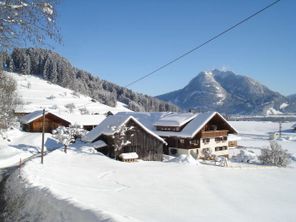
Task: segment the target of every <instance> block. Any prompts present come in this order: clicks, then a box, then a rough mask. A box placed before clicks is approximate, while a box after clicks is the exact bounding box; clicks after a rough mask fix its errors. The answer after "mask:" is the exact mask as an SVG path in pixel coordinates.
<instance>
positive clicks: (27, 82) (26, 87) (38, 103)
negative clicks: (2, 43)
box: [7, 73, 130, 114]
mask: <svg viewBox="0 0 296 222" xmlns="http://www.w3.org/2000/svg"><path fill="white" fill-rule="evenodd" d="M7 74H8V75H10V76H12V77H13V78H14V79H15V80H16V81H17V92H18V95H19V96H20V97H21V99H22V101H23V103H24V104H23V105H22V106H20V107H18V108H17V111H19V112H33V111H36V110H40V109H43V108H45V109H47V110H49V111H54V112H61V113H62V112H69V109H67V108H66V107H65V105H67V104H72V103H73V104H74V105H75V108H74V109H73V111H72V112H74V113H80V111H79V109H84V108H85V109H87V110H88V111H89V112H90V114H93V113H98V114H104V113H106V112H108V111H112V112H113V113H116V112H119V111H125V112H126V111H130V110H129V109H128V108H126V105H125V104H123V103H120V102H118V103H117V106H116V107H110V106H107V105H104V104H102V103H100V102H97V101H94V100H92V99H91V98H90V97H88V96H84V95H82V94H80V93H77V92H74V91H73V90H70V89H66V88H63V87H61V86H58V85H55V84H52V83H50V82H47V81H45V80H43V79H40V78H38V77H35V76H31V75H22V74H16V73H7Z"/></svg>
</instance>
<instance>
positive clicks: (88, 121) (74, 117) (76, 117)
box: [20, 110, 106, 126]
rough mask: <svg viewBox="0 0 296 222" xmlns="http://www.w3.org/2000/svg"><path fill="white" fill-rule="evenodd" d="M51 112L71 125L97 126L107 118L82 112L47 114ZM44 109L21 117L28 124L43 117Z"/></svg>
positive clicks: (22, 121) (46, 112)
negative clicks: (82, 113)
mask: <svg viewBox="0 0 296 222" xmlns="http://www.w3.org/2000/svg"><path fill="white" fill-rule="evenodd" d="M48 113H51V114H52V115H54V116H57V117H59V118H61V119H63V120H65V121H67V122H69V123H70V124H71V125H79V126H96V125H99V124H100V123H101V122H102V121H103V120H104V119H105V118H106V116H105V115H81V114H69V113H63V112H50V111H45V114H48ZM42 115H43V111H42V110H37V111H34V112H32V113H29V114H27V115H25V116H23V117H22V118H21V120H20V121H21V123H23V124H28V123H30V122H32V121H34V120H36V119H38V118H40V117H42Z"/></svg>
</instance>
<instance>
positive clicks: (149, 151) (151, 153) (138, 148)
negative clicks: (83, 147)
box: [83, 115, 166, 161]
mask: <svg viewBox="0 0 296 222" xmlns="http://www.w3.org/2000/svg"><path fill="white" fill-rule="evenodd" d="M100 140H101V141H104V142H105V143H106V144H107V146H104V147H102V149H98V150H99V151H100V152H102V153H104V154H105V155H107V156H109V157H111V158H115V159H119V157H122V156H123V155H122V154H124V153H136V154H137V156H138V158H139V159H142V160H147V161H161V160H162V158H163V146H164V145H166V142H165V141H164V140H163V139H162V138H161V137H159V136H158V135H157V134H155V133H154V132H152V131H151V130H149V129H148V128H146V127H145V126H144V125H143V124H142V123H140V122H139V121H138V120H137V119H135V118H134V117H132V116H120V115H114V116H109V117H108V118H106V119H105V120H104V121H103V122H102V123H101V124H99V125H98V126H97V127H96V128H94V129H93V130H92V131H90V132H89V133H88V134H87V135H86V136H85V137H84V138H83V141H85V142H88V143H95V142H97V141H100ZM120 144H123V146H121V145H120ZM119 146H120V149H117V147H119Z"/></svg>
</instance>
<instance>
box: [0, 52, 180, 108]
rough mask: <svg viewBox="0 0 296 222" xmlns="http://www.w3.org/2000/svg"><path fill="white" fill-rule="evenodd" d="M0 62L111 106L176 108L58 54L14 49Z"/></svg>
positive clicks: (1, 56) (11, 70)
mask: <svg viewBox="0 0 296 222" xmlns="http://www.w3.org/2000/svg"><path fill="white" fill-rule="evenodd" d="M0 65H1V66H2V67H3V68H4V70H6V71H9V72H16V73H22V74H25V75H34V76H38V77H40V78H42V79H45V80H47V81H49V82H51V83H53V84H57V85H60V86H62V87H65V88H69V89H72V90H74V91H77V92H79V93H82V94H84V95H87V96H90V97H92V98H94V99H96V100H98V101H99V102H101V103H103V104H106V105H109V106H112V107H114V106H115V105H116V102H117V101H120V102H123V103H125V104H127V106H128V108H129V109H131V110H134V111H148V112H152V111H179V110H180V109H179V107H177V106H176V105H173V104H171V103H169V102H164V101H161V100H159V99H157V98H154V97H151V96H147V95H143V94H140V93H136V92H133V91H131V90H129V89H127V88H124V87H121V86H118V85H116V84H114V83H111V82H108V81H105V80H102V79H100V78H99V77H96V76H94V75H92V74H90V73H88V72H86V71H84V70H80V69H78V68H75V67H73V66H72V65H71V63H70V62H69V61H68V60H67V59H65V58H63V57H62V56H60V55H59V54H57V53H55V52H53V51H51V50H46V49H39V48H27V49H26V48H22V49H14V50H13V52H12V53H11V54H7V53H3V54H1V55H0Z"/></svg>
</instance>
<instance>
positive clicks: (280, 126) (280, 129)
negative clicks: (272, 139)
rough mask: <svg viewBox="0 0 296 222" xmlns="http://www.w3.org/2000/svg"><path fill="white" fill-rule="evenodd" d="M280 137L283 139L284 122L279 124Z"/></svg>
mask: <svg viewBox="0 0 296 222" xmlns="http://www.w3.org/2000/svg"><path fill="white" fill-rule="evenodd" d="M279 134H280V135H279V137H280V138H282V121H280V123H279Z"/></svg>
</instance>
